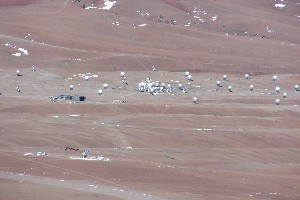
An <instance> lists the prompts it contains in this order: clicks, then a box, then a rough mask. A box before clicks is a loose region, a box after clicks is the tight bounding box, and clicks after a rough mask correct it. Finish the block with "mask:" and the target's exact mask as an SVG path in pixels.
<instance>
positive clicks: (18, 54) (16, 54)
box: [11, 53, 21, 57]
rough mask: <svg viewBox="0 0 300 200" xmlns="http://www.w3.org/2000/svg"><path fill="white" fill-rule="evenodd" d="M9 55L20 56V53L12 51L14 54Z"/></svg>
mask: <svg viewBox="0 0 300 200" xmlns="http://www.w3.org/2000/svg"><path fill="white" fill-rule="evenodd" d="M11 55H13V56H17V57H19V56H21V53H14V54H11Z"/></svg>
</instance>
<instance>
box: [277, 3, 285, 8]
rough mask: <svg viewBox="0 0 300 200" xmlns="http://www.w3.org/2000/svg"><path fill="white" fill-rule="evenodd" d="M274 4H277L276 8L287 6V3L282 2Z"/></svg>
mask: <svg viewBox="0 0 300 200" xmlns="http://www.w3.org/2000/svg"><path fill="white" fill-rule="evenodd" d="M274 6H275V7H276V8H284V7H286V5H284V4H281V3H276V4H275V5H274Z"/></svg>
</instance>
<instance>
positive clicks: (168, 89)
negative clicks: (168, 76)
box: [167, 84, 173, 93]
mask: <svg viewBox="0 0 300 200" xmlns="http://www.w3.org/2000/svg"><path fill="white" fill-rule="evenodd" d="M172 92H173V87H172V85H171V84H168V85H167V93H172Z"/></svg>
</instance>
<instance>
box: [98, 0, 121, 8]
mask: <svg viewBox="0 0 300 200" xmlns="http://www.w3.org/2000/svg"><path fill="white" fill-rule="evenodd" d="M115 3H117V1H109V0H105V1H104V5H105V6H104V7H103V8H99V9H102V10H110V9H111V8H112V7H113V6H114V4H115Z"/></svg>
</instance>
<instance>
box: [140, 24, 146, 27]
mask: <svg viewBox="0 0 300 200" xmlns="http://www.w3.org/2000/svg"><path fill="white" fill-rule="evenodd" d="M139 26H141V27H143V26H147V24H141V25H139Z"/></svg>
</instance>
